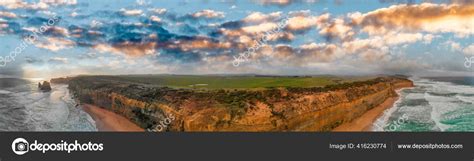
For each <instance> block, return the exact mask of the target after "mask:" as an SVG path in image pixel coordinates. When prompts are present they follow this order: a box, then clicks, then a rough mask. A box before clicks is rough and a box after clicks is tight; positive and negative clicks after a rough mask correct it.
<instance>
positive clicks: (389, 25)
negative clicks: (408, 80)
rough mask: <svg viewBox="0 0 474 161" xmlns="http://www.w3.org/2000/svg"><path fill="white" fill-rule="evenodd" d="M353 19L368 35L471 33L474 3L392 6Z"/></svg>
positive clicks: (358, 15) (464, 34)
mask: <svg viewBox="0 0 474 161" xmlns="http://www.w3.org/2000/svg"><path fill="white" fill-rule="evenodd" d="M352 18H353V19H352V20H353V22H354V23H355V24H357V25H359V26H361V27H362V29H363V31H365V32H367V33H369V34H385V33H387V32H389V31H394V30H396V31H407V32H415V31H425V32H430V33H455V34H458V35H459V36H467V35H471V34H474V30H472V29H473V28H474V21H473V19H474V5H458V4H450V5H447V4H431V3H423V4H418V5H394V6H391V7H389V8H382V9H377V10H375V11H372V12H368V13H366V14H353V15H352Z"/></svg>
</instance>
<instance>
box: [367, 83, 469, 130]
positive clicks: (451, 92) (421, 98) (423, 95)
mask: <svg viewBox="0 0 474 161" xmlns="http://www.w3.org/2000/svg"><path fill="white" fill-rule="evenodd" d="M412 81H413V82H414V83H415V87H414V88H410V89H403V90H402V91H401V92H400V93H399V95H400V98H399V100H398V101H397V102H396V103H395V104H394V106H393V107H392V108H390V109H388V110H386V111H385V112H384V115H382V116H381V117H380V118H378V120H377V122H376V123H374V126H375V125H377V127H387V126H390V125H392V124H393V122H394V121H396V120H397V119H400V118H401V117H402V116H403V115H406V116H407V119H408V120H407V121H406V123H405V124H404V125H401V126H398V128H397V129H396V131H474V105H473V103H474V102H473V101H474V87H473V86H469V85H462V84H455V83H451V82H442V81H436V80H428V79H413V80H412ZM372 130H374V131H384V130H387V129H380V128H379V129H377V128H373V129H372Z"/></svg>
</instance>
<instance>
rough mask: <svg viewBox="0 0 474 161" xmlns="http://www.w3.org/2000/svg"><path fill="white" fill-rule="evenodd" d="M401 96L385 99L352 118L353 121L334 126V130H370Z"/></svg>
mask: <svg viewBox="0 0 474 161" xmlns="http://www.w3.org/2000/svg"><path fill="white" fill-rule="evenodd" d="M398 99H399V97H390V98H388V99H387V100H385V101H384V102H383V103H382V104H380V105H378V106H377V107H374V108H372V109H370V110H368V111H367V112H365V113H364V114H363V115H362V116H360V117H358V118H356V119H354V120H352V121H351V122H347V123H343V124H342V125H339V126H338V127H336V128H334V129H333V130H332V131H333V132H362V131H370V128H371V127H372V124H373V123H374V122H375V121H376V120H377V118H379V117H380V116H381V115H382V114H383V112H384V111H385V110H387V109H390V108H392V107H393V105H394V104H395V102H397V100H398Z"/></svg>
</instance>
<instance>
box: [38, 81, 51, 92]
mask: <svg viewBox="0 0 474 161" xmlns="http://www.w3.org/2000/svg"><path fill="white" fill-rule="evenodd" d="M38 89H40V90H41V91H44V92H48V91H51V84H50V83H49V82H48V81H44V82H43V84H41V82H40V83H38Z"/></svg>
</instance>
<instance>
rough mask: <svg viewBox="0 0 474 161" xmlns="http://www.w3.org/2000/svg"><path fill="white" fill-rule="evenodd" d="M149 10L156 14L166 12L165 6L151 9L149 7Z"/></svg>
mask: <svg viewBox="0 0 474 161" xmlns="http://www.w3.org/2000/svg"><path fill="white" fill-rule="evenodd" d="M149 10H150V11H152V12H154V13H156V14H160V15H161V14H165V13H166V12H168V10H167V9H166V8H152V9H149Z"/></svg>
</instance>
